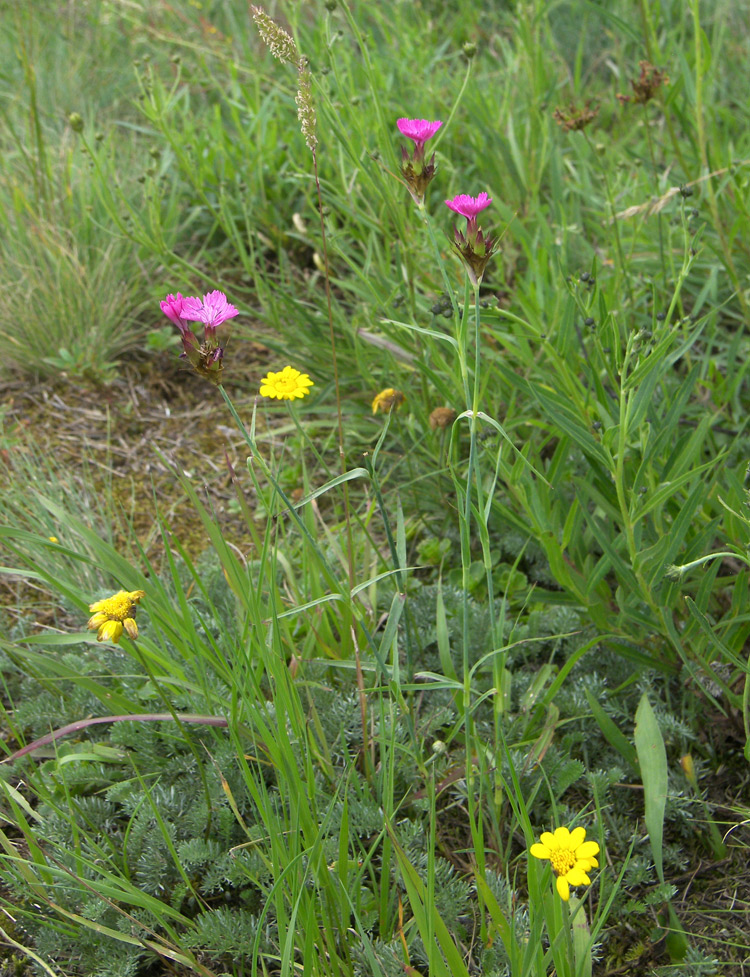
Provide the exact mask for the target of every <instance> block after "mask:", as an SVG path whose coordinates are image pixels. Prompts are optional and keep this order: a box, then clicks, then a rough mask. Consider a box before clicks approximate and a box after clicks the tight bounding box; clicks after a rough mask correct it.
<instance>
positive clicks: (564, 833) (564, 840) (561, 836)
mask: <svg viewBox="0 0 750 977" xmlns="http://www.w3.org/2000/svg"><path fill="white" fill-rule="evenodd" d="M555 841H556V842H557V845H558V847H559V848H570V832H569V831H568V829H567V828H555Z"/></svg>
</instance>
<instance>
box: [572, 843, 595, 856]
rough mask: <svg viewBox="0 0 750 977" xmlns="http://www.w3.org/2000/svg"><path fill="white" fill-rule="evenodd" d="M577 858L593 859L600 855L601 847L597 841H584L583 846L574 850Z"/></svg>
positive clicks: (578, 846)
mask: <svg viewBox="0 0 750 977" xmlns="http://www.w3.org/2000/svg"><path fill="white" fill-rule="evenodd" d="M573 850H574V852H575V856H576V858H593V857H594V855H598V854H599V846H598V845H597V843H596V842H595V841H584V843H583V844H582V845H577V846H576V847H575V848H574V849H573Z"/></svg>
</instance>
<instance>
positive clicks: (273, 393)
mask: <svg viewBox="0 0 750 977" xmlns="http://www.w3.org/2000/svg"><path fill="white" fill-rule="evenodd" d="M312 386H313V382H312V380H311V379H310V377H309V376H308V375H307V374H306V373H300V371H299V370H295V369H294V367H291V366H285V367H284V369H283V370H281V371H279V373H271V372H270V371H269V373H268V376H267V377H263V379H262V380H261V381H260V395H261V397H270V398H271V400H295V399H297V398H300V399H301V398H302V397H304V396H306V395H307V394H309V393H310V387H312Z"/></svg>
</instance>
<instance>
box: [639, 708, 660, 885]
mask: <svg viewBox="0 0 750 977" xmlns="http://www.w3.org/2000/svg"><path fill="white" fill-rule="evenodd" d="M634 738H635V748H636V751H637V753H638V762H639V763H640V767H641V782H642V783H643V794H644V800H645V806H646V814H645V821H646V830H647V831H648V837H649V842H650V843H651V851H652V853H653V856H654V865H655V866H656V874H657V875H658V876H659V881H660V882H663V881H664V858H663V851H662V844H663V834H664V808H665V807H666V803H667V782H668V777H667V751H666V749H665V747H664V740H663V738H662V735H661V730H660V729H659V724H658V723H657V722H656V716H655V714H654V710H653V709H652V708H651V703H650V702H649V701H648V696H647V694H646V693H645V692H644V693H643V695H642V696H641V701H640V702H639V703H638V709H637V711H636V714H635V737H634Z"/></svg>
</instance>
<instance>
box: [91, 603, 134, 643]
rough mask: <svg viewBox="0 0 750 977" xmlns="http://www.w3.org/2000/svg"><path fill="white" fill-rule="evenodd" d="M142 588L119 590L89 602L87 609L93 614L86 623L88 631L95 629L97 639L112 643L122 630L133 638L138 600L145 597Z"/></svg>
mask: <svg viewBox="0 0 750 977" xmlns="http://www.w3.org/2000/svg"><path fill="white" fill-rule="evenodd" d="M145 596H146V594H145V591H143V590H131V591H128V590H121V591H120V592H119V593H117V594H113V595H112V596H111V597H105V598H104V600H98V601H96V602H95V603H93V604H89V610H90V611H94V616H93V617H92V618H91V619H90V620H89V623H88V625H87V627H88V629H89V631H96V632H97V635H96V640H97V641H112V642H114V644H117V642H118V641H119V640H120V638H121V637H122V633H123V631H127V632H128V636H129V637H131V638H132V639H133V640H135V639H136V638H137V637H138V625H137V624H136V623H135V611H136V604H137V603H138V601H139V600H140V599H141V598H142V597H145Z"/></svg>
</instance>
